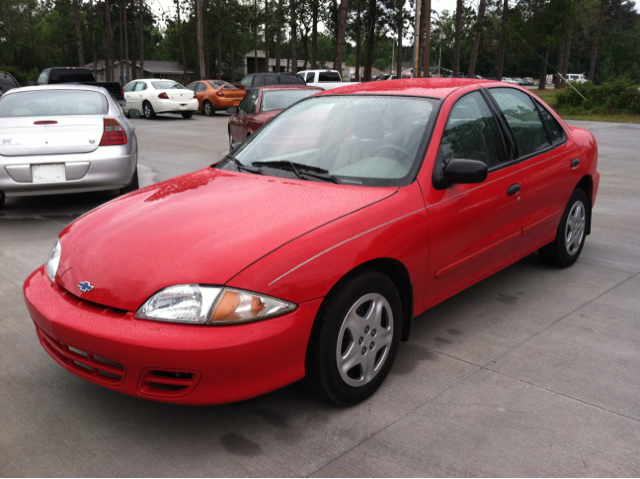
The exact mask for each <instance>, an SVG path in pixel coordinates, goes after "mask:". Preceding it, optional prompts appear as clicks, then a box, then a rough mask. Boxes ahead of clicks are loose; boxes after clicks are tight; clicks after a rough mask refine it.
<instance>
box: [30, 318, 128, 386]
mask: <svg viewBox="0 0 640 479" xmlns="http://www.w3.org/2000/svg"><path fill="white" fill-rule="evenodd" d="M38 336H39V337H40V343H42V346H43V347H44V349H45V350H46V351H47V352H48V353H49V354H50V355H51V356H52V357H53V358H54V359H57V360H58V362H60V363H61V364H62V365H63V366H66V367H67V368H68V369H70V370H72V371H73V372H74V373H76V374H78V375H79V376H84V377H88V378H90V379H93V380H95V381H97V382H101V383H105V384H108V385H110V386H117V385H119V384H120V383H122V381H123V380H124V376H125V370H124V367H123V366H122V364H120V363H118V362H116V361H113V360H111V359H107V358H103V357H102V356H96V355H95V354H91V353H88V352H86V351H82V350H81V349H78V348H76V347H73V346H69V345H68V344H64V343H61V342H60V341H56V340H55V339H53V338H52V337H51V336H49V335H48V334H46V333H45V332H44V331H42V330H41V329H40V328H38Z"/></svg>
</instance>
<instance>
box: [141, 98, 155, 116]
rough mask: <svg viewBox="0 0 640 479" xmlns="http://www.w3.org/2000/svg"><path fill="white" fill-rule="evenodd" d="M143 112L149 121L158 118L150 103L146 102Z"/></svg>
mask: <svg viewBox="0 0 640 479" xmlns="http://www.w3.org/2000/svg"><path fill="white" fill-rule="evenodd" d="M142 110H143V112H144V117H145V118H146V119H147V120H153V119H154V118H155V117H156V112H155V111H153V107H152V106H151V103H149V102H148V101H145V102H144V105H142Z"/></svg>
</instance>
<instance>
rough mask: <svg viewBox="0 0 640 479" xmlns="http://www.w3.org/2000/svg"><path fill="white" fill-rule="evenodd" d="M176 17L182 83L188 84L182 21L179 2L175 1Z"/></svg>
mask: <svg viewBox="0 0 640 479" xmlns="http://www.w3.org/2000/svg"><path fill="white" fill-rule="evenodd" d="M176 17H177V19H178V41H179V42H180V55H181V56H182V81H183V83H187V82H188V80H189V79H188V78H187V76H188V74H187V56H186V54H185V51H184V38H183V37H182V19H181V18H180V0H176Z"/></svg>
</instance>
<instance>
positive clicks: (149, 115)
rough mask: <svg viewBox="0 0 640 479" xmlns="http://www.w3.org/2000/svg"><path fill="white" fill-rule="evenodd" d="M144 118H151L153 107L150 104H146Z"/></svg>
mask: <svg viewBox="0 0 640 479" xmlns="http://www.w3.org/2000/svg"><path fill="white" fill-rule="evenodd" d="M144 116H146V117H147V118H151V105H149V104H148V103H145V104H144Z"/></svg>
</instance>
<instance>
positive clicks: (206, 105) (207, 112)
mask: <svg viewBox="0 0 640 479" xmlns="http://www.w3.org/2000/svg"><path fill="white" fill-rule="evenodd" d="M204 114H205V115H207V116H210V115H211V103H209V102H208V101H206V102H205V103H204Z"/></svg>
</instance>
